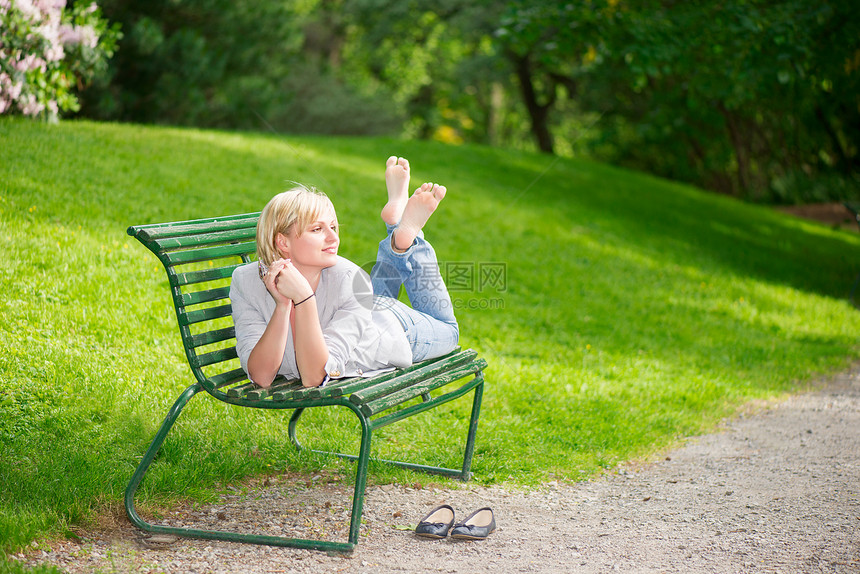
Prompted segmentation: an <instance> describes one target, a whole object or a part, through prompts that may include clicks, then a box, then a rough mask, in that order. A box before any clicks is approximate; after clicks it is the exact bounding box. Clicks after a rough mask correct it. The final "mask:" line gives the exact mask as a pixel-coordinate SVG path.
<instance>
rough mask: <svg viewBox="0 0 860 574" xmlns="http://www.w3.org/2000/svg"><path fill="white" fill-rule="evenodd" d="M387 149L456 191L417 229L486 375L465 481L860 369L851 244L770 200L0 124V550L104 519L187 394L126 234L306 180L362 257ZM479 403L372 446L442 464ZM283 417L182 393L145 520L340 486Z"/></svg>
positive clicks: (376, 470) (660, 439)
mask: <svg viewBox="0 0 860 574" xmlns="http://www.w3.org/2000/svg"><path fill="white" fill-rule="evenodd" d="M391 154H397V155H402V156H406V157H408V158H409V159H410V160H411V162H412V166H413V179H412V181H413V187H415V186H417V185H418V184H420V183H421V182H423V181H436V182H440V183H444V184H445V185H447V186H448V189H449V193H448V196H447V198H446V199H445V202H444V204H443V207H442V208H441V209H440V211H439V212H438V213H437V214H436V215H434V218H433V220H432V221H431V223H430V225H429V226H428V229H427V237H428V238H429V239H430V240H431V241H432V242H433V244H434V245H435V247H436V251H437V253H438V255H439V257H440V259H441V260H443V266H444V268H445V271H446V272H447V273H448V278H449V285H450V288H451V291H452V294H453V295H454V298H455V301H456V305H457V306H458V312H457V313H458V318H459V320H460V326H461V333H462V340H461V344H462V346H463V347H473V348H475V349H476V350H478V351H479V353H480V354H481V355H482V356H484V357H485V358H486V359H487V360H488V361H489V364H490V368H489V369H488V371H487V373H486V376H487V380H488V385H487V389H486V391H485V395H484V406H483V409H482V417H481V422H480V427H479V431H478V442H477V451H476V454H475V460H474V464H473V470H474V472H475V480H476V481H478V482H480V483H499V482H502V483H512V484H519V485H529V484H534V483H539V482H541V481H546V480H551V479H561V480H579V479H582V478H586V477H589V476H592V475H593V474H594V473H595V472H598V471H600V470H601V469H603V468H609V467H611V466H613V465H615V464H617V463H618V462H620V461H623V460H629V459H631V458H638V457H647V456H649V455H651V454H653V453H654V452H656V451H658V450H659V449H662V448H665V447H667V446H668V445H671V444H672V443H673V442H674V441H677V440H678V439H679V438H681V437H684V436H689V435H694V434H697V433H702V432H705V431H707V430H709V429H713V428H714V426H715V425H716V424H717V423H718V422H719V420H720V419H721V418H723V417H725V416H729V415H731V414H732V413H735V412H737V410H738V409H739V408H740V407H742V406H743V405H744V404H746V403H748V402H749V401H752V400H758V399H771V398H774V397H778V396H780V395H782V394H784V393H788V392H792V391H796V390H798V389H802V388H805V386H806V385H807V384H808V382H809V381H810V380H812V379H813V378H814V377H816V376H818V375H821V374H826V373H831V372H834V371H836V370H838V369H844V368H846V367H847V366H848V365H849V363H850V362H851V360H852V359H854V358H856V356H857V351H858V336H857V332H856V321H857V311H856V310H855V309H854V308H853V307H852V306H851V304H850V303H849V302H848V301H847V300H846V297H847V295H848V293H849V290H850V287H851V285H852V282H853V280H854V277H855V274H856V273H857V272H858V271H860V237H858V236H857V235H856V234H852V233H849V232H846V231H834V230H831V229H828V228H826V227H823V226H819V225H816V224H812V223H807V222H803V221H800V220H798V219H794V218H791V217H788V216H785V215H782V214H778V213H775V212H773V211H771V210H768V209H766V208H763V207H756V206H750V205H746V204H741V203H738V202H736V201H733V200H730V199H727V198H723V197H718V196H714V195H710V194H706V193H703V192H700V191H698V190H696V189H692V188H690V187H685V186H682V185H677V184H672V183H667V182H665V181H661V180H658V179H654V178H651V177H647V176H643V175H641V174H638V173H633V172H628V171H623V170H619V169H614V168H611V167H608V166H605V165H601V164H597V163H592V162H588V161H581V160H580V161H577V160H558V159H554V158H552V157H548V156H544V155H537V154H526V153H516V152H507V151H502V150H494V149H489V148H483V147H470V146H460V147H452V146H445V145H441V144H437V143H428V142H409V141H397V140H390V139H359V138H337V139H336V138H310V137H301V138H299V137H290V138H284V137H276V136H273V135H261V134H232V133H219V132H204V131H195V130H180V129H168V128H152V127H138V126H120V125H110V124H97V123H85V122H64V123H61V124H59V125H53V126H52V125H46V124H41V123H36V122H25V121H20V120H8V119H6V120H0V248H2V253H3V257H2V258H0V288H2V292H3V295H2V298H0V310H2V318H3V320H2V322H0V337H2V341H3V352H2V353H0V453H2V454H0V492H2V496H0V555H2V553H3V552H10V551H14V550H16V549H18V548H20V547H21V546H22V545H24V544H26V543H28V542H30V541H31V540H33V539H38V538H42V537H49V536H55V535H62V534H63V533H65V532H68V531H70V530H73V529H74V528H76V527H78V526H80V525H86V524H88V523H89V522H90V521H92V520H93V518H94V517H95V516H96V515H97V514H98V513H102V512H109V511H115V510H116V509H117V508H119V507H120V504H121V502H120V501H121V497H122V493H123V490H124V488H125V485H126V482H127V481H128V479H129V477H130V476H131V474H132V472H133V470H134V468H135V466H136V463H137V461H138V460H139V458H140V456H141V455H142V454H143V452H144V450H145V449H146V446H147V445H148V442H149V441H150V440H151V438H152V436H153V434H154V433H155V430H156V428H157V426H158V425H159V424H160V422H161V420H162V419H163V417H164V415H165V414H166V412H167V409H168V408H169V406H170V404H171V403H172V402H173V400H174V399H175V398H176V397H177V396H178V395H179V393H180V392H181V390H182V389H183V388H185V387H186V386H187V385H188V384H190V383H191V382H192V377H191V374H190V371H189V370H188V368H187V366H186V363H185V359H184V354H183V352H182V348H181V344H180V341H179V337H178V333H177V331H176V326H175V317H174V315H173V308H172V305H171V303H170V300H169V294H168V290H167V283H166V279H165V277H164V273H163V271H162V269H161V266H160V264H159V263H158V262H157V261H156V260H155V258H154V257H153V256H152V255H151V254H150V253H149V252H148V251H146V250H145V249H144V248H143V247H142V246H139V245H138V244H136V242H134V241H133V240H132V239H131V238H129V237H128V236H127V235H126V234H125V230H126V228H127V227H128V226H129V225H131V224H142V223H153V222H162V221H172V220H182V219H191V218H202V217H209V216H217V215H227V214H235V213H244V212H250V211H258V210H259V209H261V208H262V206H263V205H264V204H265V202H266V201H267V200H268V199H269V198H270V197H271V196H272V195H274V194H275V193H277V192H279V191H281V190H283V189H285V188H286V187H287V186H288V185H289V183H288V182H289V181H299V182H303V183H309V184H312V185H316V186H318V187H320V188H321V189H323V190H324V191H326V192H327V193H328V194H329V195H330V196H331V197H332V199H333V201H334V203H335V206H336V207H337V208H338V214H339V218H340V221H341V224H342V231H341V234H342V246H341V253H342V254H343V255H345V256H346V257H349V258H350V259H352V260H353V261H355V262H357V263H359V264H363V263H366V262H368V261H370V260H371V259H372V258H373V257H374V255H375V245H376V243H377V242H378V240H379V238H380V234H381V233H382V231H383V229H382V225H381V223H380V221H379V219H378V213H379V209H380V208H381V206H382V204H383V203H384V198H385V188H384V182H383V169H384V162H385V159H386V158H387V157H388V156H389V155H391ZM501 272H503V274H501ZM469 407H470V401H469V400H468V399H466V400H461V401H456V402H454V403H449V404H448V405H444V406H443V407H441V408H439V409H435V410H434V411H432V412H430V413H425V414H424V415H421V416H420V417H415V418H413V419H410V420H408V421H405V422H403V423H401V424H399V425H394V426H392V427H387V428H385V429H383V430H382V431H380V432H379V434H378V435H377V438H376V439H375V440H376V443H375V448H374V454H375V455H379V456H381V457H385V458H388V457H397V458H406V459H412V460H416V461H425V462H427V463H429V464H433V465H442V466H456V464H457V460H458V457H461V453H460V450H459V449H460V448H461V444H462V440H463V437H464V436H465V432H466V424H467V422H468V410H469ZM310 415H312V416H308V418H309V419H310V420H309V422H308V425H309V426H308V427H307V429H306V431H305V434H304V436H305V437H308V438H307V440H306V441H305V442H316V443H319V444H321V445H322V446H324V447H332V448H347V449H349V448H353V447H354V446H355V442H356V441H355V440H354V439H353V438H352V437H354V436H355V433H356V431H357V429H356V428H355V425H354V423H353V422H352V417H349V416H347V414H346V413H340V412H335V413H331V414H318V413H310ZM286 422H287V417H285V416H284V415H283V413H277V412H274V413H273V412H256V411H251V410H250V409H247V410H242V409H236V408H233V407H228V406H226V405H223V404H220V403H218V402H217V401H214V400H212V399H210V398H208V397H205V396H204V397H201V398H198V399H195V400H194V401H192V402H191V404H190V406H189V407H188V408H187V409H186V411H185V412H184V413H183V415H182V418H181V419H180V421H179V423H178V425H177V427H176V429H175V430H174V431H173V433H172V434H171V437H170V439H168V443H167V445H166V446H165V448H164V450H163V452H162V453H161V454H160V455H159V460H158V461H157V462H156V464H155V465H154V466H153V470H152V471H151V472H150V473H149V474H148V475H147V480H146V481H145V482H144V484H143V486H142V489H141V494H140V497H141V500H142V502H143V505H144V507H145V508H148V509H150V510H151V511H157V510H158V509H159V508H164V507H165V506H167V505H170V504H171V503H174V502H176V501H178V500H182V499H186V498H192V499H195V500H207V499H211V498H212V496H213V493H215V492H217V490H218V489H219V488H221V487H222V485H223V484H224V483H225V482H227V481H231V480H235V479H237V478H240V477H243V476H248V475H252V474H258V473H264V472H280V471H283V470H287V469H289V470H297V469H298V470H302V471H318V470H319V469H330V471H331V472H332V473H340V474H343V475H348V473H346V472H342V471H343V470H344V469H343V468H342V464H344V463H340V462H337V461H333V460H330V459H325V458H318V457H314V456H313V455H306V454H296V453H295V452H294V451H293V450H292V447H291V446H290V445H289V444H288V443H289V441H288V440H286V428H287V425H286ZM371 474H372V476H371V480H384V481H392V480H398V481H410V482H413V481H416V480H418V481H425V482H426V480H428V479H426V478H424V477H420V476H419V475H416V474H410V473H408V472H407V471H402V470H389V469H386V468H383V467H382V466H374V467H372V468H371ZM434 480H436V479H434ZM438 480H441V479H438ZM0 562H2V560H0Z"/></svg>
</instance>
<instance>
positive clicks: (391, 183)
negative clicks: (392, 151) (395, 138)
mask: <svg viewBox="0 0 860 574" xmlns="http://www.w3.org/2000/svg"><path fill="white" fill-rule="evenodd" d="M385 187H387V188H388V203H386V204H385V207H383V208H382V213H381V214H380V215H381V216H382V221H384V222H385V223H387V224H388V225H397V224H398V223H400V218H401V217H402V216H403V210H404V209H405V208H406V202H407V201H408V200H409V162H408V161H407V160H406V158H404V157H400V158H398V157H397V156H396V155H393V156H391V157H390V158H388V161H386V162H385Z"/></svg>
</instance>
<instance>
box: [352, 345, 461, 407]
mask: <svg viewBox="0 0 860 574" xmlns="http://www.w3.org/2000/svg"><path fill="white" fill-rule="evenodd" d="M476 355H477V353H476V352H475V351H472V350H471V349H470V350H468V351H463V352H462V353H458V354H457V355H454V356H453V357H449V358H448V359H445V360H441V361H437V362H435V363H431V364H430V365H427V366H425V367H421V368H420V369H416V370H414V371H410V372H407V373H402V374H399V373H398V375H397V376H395V377H393V378H391V379H389V380H387V381H384V382H382V383H379V384H375V385H373V386H369V387H366V388H364V389H362V390H360V391H356V392H354V393H352V394H351V395H350V396H349V401H350V402H351V403H352V404H354V405H362V404H365V403H369V402H371V401H374V400H376V399H378V398H380V397H384V396H385V395H390V394H392V393H396V392H397V391H399V390H401V389H403V388H405V387H408V386H410V385H413V384H414V383H415V381H419V380H423V379H428V378H430V377H434V376H436V375H437V374H439V373H441V372H442V371H445V370H447V369H450V368H452V367H454V366H456V365H459V364H461V363H465V362H466V361H471V360H472V359H474V358H475V356H476Z"/></svg>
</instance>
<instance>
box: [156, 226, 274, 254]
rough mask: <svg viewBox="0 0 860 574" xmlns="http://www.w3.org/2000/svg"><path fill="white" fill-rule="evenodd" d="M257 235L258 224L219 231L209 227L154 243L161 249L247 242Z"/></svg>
mask: <svg viewBox="0 0 860 574" xmlns="http://www.w3.org/2000/svg"><path fill="white" fill-rule="evenodd" d="M256 237H257V229H256V226H251V227H242V228H239V229H231V230H229V231H218V232H216V233H211V229H207V230H206V231H205V232H198V233H195V234H189V235H179V236H176V237H165V238H163V239H155V240H154V241H153V243H154V244H155V245H156V246H158V247H159V248H160V249H163V250H169V249H177V248H182V247H197V246H203V245H213V244H218V243H234V242H237V241H241V242H244V243H247V242H249V241H254V240H255V239H256Z"/></svg>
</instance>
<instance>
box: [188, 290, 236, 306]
mask: <svg viewBox="0 0 860 574" xmlns="http://www.w3.org/2000/svg"><path fill="white" fill-rule="evenodd" d="M229 297H230V287H218V288H216V289H206V290H205V291H194V292H193V293H183V294H182V296H181V297H180V298H179V302H180V303H181V304H182V305H183V306H185V307H187V306H188V305H197V304H199V303H209V302H210V301H220V300H221V299H227V298H229Z"/></svg>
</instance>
